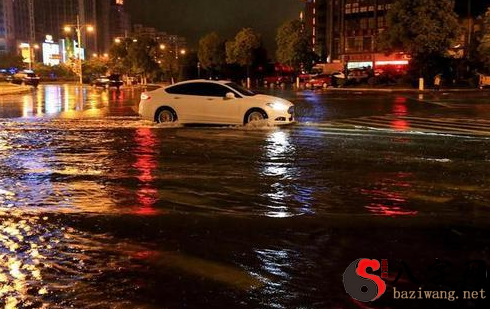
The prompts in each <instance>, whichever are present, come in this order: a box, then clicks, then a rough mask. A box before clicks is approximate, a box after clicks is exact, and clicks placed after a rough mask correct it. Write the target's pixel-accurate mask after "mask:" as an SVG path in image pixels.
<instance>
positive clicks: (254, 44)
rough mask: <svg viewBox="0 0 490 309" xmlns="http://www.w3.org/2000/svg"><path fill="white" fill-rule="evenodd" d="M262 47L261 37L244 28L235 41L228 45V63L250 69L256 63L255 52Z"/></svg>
mask: <svg viewBox="0 0 490 309" xmlns="http://www.w3.org/2000/svg"><path fill="white" fill-rule="evenodd" d="M260 46H261V38H260V35H259V34H257V33H255V32H254V31H253V29H251V28H243V29H242V30H241V31H240V32H238V33H237V35H236V36H235V38H234V39H233V40H231V41H228V42H227V43H226V62H227V63H228V64H238V65H240V66H242V67H247V68H248V69H249V68H250V66H251V65H252V64H253V62H254V52H255V50H256V49H257V48H259V47H260Z"/></svg>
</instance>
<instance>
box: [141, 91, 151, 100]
mask: <svg viewBox="0 0 490 309" xmlns="http://www.w3.org/2000/svg"><path fill="white" fill-rule="evenodd" d="M149 99H151V97H150V96H149V95H147V94H146V93H142V94H141V100H142V101H146V100H149Z"/></svg>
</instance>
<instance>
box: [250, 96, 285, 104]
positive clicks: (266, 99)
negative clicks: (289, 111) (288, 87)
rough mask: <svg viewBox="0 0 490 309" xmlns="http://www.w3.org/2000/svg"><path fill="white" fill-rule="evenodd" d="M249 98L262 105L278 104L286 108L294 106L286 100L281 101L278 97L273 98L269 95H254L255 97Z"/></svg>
mask: <svg viewBox="0 0 490 309" xmlns="http://www.w3.org/2000/svg"><path fill="white" fill-rule="evenodd" d="M251 98H252V99H254V100H257V101H260V102H262V103H264V104H267V103H274V102H278V103H282V104H285V105H287V106H294V104H293V103H291V102H289V101H288V100H285V99H282V98H278V97H274V96H271V95H265V94H257V95H255V96H253V97H251Z"/></svg>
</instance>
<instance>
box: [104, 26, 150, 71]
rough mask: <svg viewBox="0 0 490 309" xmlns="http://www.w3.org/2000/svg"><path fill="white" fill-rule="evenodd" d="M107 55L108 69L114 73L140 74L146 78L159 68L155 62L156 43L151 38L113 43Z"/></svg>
mask: <svg viewBox="0 0 490 309" xmlns="http://www.w3.org/2000/svg"><path fill="white" fill-rule="evenodd" d="M109 54H110V63H109V67H110V69H111V70H112V71H114V72H119V73H126V74H140V75H142V76H143V78H146V77H147V76H148V75H151V74H154V73H155V72H156V71H157V70H158V68H159V65H158V63H157V60H156V59H157V56H158V42H157V41H156V40H155V39H154V38H151V37H147V36H141V37H137V38H134V39H124V40H122V41H120V42H119V43H114V44H113V46H112V47H111V49H110V53H109Z"/></svg>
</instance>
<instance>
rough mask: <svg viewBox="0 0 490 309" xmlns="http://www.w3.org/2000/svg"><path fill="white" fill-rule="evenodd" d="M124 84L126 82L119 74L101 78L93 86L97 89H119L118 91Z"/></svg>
mask: <svg viewBox="0 0 490 309" xmlns="http://www.w3.org/2000/svg"><path fill="white" fill-rule="evenodd" d="M123 84H124V82H123V81H122V80H121V78H120V76H119V75H117V74H112V75H109V76H101V77H99V78H97V79H95V80H94V81H93V82H92V85H93V86H95V87H103V88H117V89H118V90H119V88H120V87H121V86H122V85H123Z"/></svg>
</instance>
